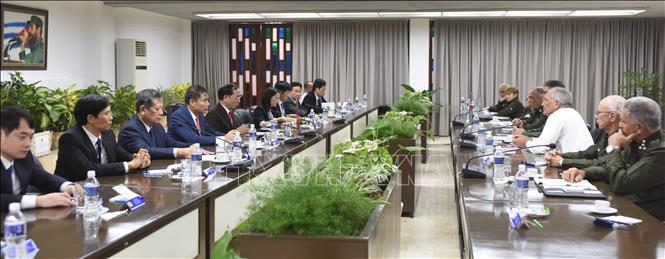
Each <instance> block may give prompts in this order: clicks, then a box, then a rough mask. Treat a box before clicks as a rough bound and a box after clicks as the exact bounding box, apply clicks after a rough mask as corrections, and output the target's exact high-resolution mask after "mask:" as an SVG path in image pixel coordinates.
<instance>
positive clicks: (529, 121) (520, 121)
mask: <svg viewBox="0 0 665 259" xmlns="http://www.w3.org/2000/svg"><path fill="white" fill-rule="evenodd" d="M544 95H545V90H544V89H543V88H542V87H536V88H534V89H531V91H529V95H528V96H527V98H526V103H527V105H528V107H527V108H526V110H525V111H524V114H523V115H522V116H521V117H519V118H517V119H514V120H513V126H515V127H517V128H516V129H514V130H517V129H522V130H523V131H527V130H532V129H536V128H541V127H542V126H544V125H545V121H546V119H545V115H543V96H544ZM522 135H525V136H528V135H526V134H524V133H522ZM528 137H531V136H528Z"/></svg>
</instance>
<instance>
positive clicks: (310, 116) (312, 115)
mask: <svg viewBox="0 0 665 259" xmlns="http://www.w3.org/2000/svg"><path fill="white" fill-rule="evenodd" d="M307 118H308V119H309V123H311V124H312V128H315V129H316V113H314V109H311V110H309V114H307Z"/></svg>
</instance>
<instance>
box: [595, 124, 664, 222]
mask: <svg viewBox="0 0 665 259" xmlns="http://www.w3.org/2000/svg"><path fill="white" fill-rule="evenodd" d="M584 171H585V172H586V178H587V179H590V180H604V181H606V182H607V183H608V184H609V185H610V191H612V192H613V193H615V194H618V195H623V196H625V197H626V198H628V199H630V200H632V201H633V202H634V203H635V204H637V205H638V206H640V207H641V208H642V209H644V210H646V211H647V212H649V213H650V214H651V215H653V216H654V217H656V218H657V219H658V220H660V221H664V220H665V133H663V132H656V133H654V134H651V135H650V136H649V137H647V138H646V139H645V140H644V141H640V142H638V143H635V142H632V143H630V144H629V145H626V146H624V147H623V149H622V150H621V151H613V152H611V153H609V154H607V155H606V156H605V163H601V164H599V165H595V166H591V167H589V168H586V169H584Z"/></svg>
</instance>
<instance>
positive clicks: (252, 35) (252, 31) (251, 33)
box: [249, 28, 256, 41]
mask: <svg viewBox="0 0 665 259" xmlns="http://www.w3.org/2000/svg"><path fill="white" fill-rule="evenodd" d="M249 38H250V39H252V41H256V28H251V29H249Z"/></svg>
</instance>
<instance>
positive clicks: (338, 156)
mask: <svg viewBox="0 0 665 259" xmlns="http://www.w3.org/2000/svg"><path fill="white" fill-rule="evenodd" d="M342 157H344V156H343V155H342V154H337V155H335V158H342Z"/></svg>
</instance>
